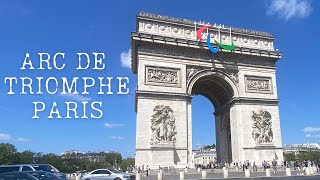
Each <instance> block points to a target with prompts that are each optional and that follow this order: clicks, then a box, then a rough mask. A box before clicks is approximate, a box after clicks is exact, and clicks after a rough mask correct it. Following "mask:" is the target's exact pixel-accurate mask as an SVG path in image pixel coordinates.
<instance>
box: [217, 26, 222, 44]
mask: <svg viewBox="0 0 320 180" xmlns="http://www.w3.org/2000/svg"><path fill="white" fill-rule="evenodd" d="M218 32H219V43H221V34H220V25H219V27H218Z"/></svg>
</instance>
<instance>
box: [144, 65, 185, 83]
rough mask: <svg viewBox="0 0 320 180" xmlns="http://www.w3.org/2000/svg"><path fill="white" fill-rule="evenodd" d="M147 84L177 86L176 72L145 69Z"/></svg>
mask: <svg viewBox="0 0 320 180" xmlns="http://www.w3.org/2000/svg"><path fill="white" fill-rule="evenodd" d="M147 82H154V83H167V84H179V77H178V70H170V69H168V70H164V69H161V68H152V67H147Z"/></svg>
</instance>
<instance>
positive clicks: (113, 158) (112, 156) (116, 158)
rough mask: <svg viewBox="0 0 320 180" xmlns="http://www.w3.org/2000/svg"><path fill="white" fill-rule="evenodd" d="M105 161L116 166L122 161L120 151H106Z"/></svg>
mask: <svg viewBox="0 0 320 180" xmlns="http://www.w3.org/2000/svg"><path fill="white" fill-rule="evenodd" d="M105 162H106V163H108V164H109V165H111V166H113V167H116V168H118V166H119V165H120V164H121V162H122V156H121V154H120V153H116V152H111V153H107V154H106V157H105Z"/></svg>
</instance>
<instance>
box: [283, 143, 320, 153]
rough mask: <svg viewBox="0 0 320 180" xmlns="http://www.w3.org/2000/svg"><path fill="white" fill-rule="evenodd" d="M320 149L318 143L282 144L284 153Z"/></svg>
mask: <svg viewBox="0 0 320 180" xmlns="http://www.w3.org/2000/svg"><path fill="white" fill-rule="evenodd" d="M310 151H320V144H319V143H306V144H285V145H284V146H283V152H284V153H294V155H297V154H299V153H301V152H310Z"/></svg>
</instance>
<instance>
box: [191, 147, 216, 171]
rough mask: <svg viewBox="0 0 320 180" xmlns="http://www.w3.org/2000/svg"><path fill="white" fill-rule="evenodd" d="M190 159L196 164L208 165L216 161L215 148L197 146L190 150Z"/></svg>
mask: <svg viewBox="0 0 320 180" xmlns="http://www.w3.org/2000/svg"><path fill="white" fill-rule="evenodd" d="M192 161H193V163H194V164H195V165H196V166H203V167H208V166H209V165H211V167H213V165H214V164H216V163H217V152H216V149H215V148H213V149H208V148H205V147H203V148H199V149H197V150H193V151H192Z"/></svg>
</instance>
